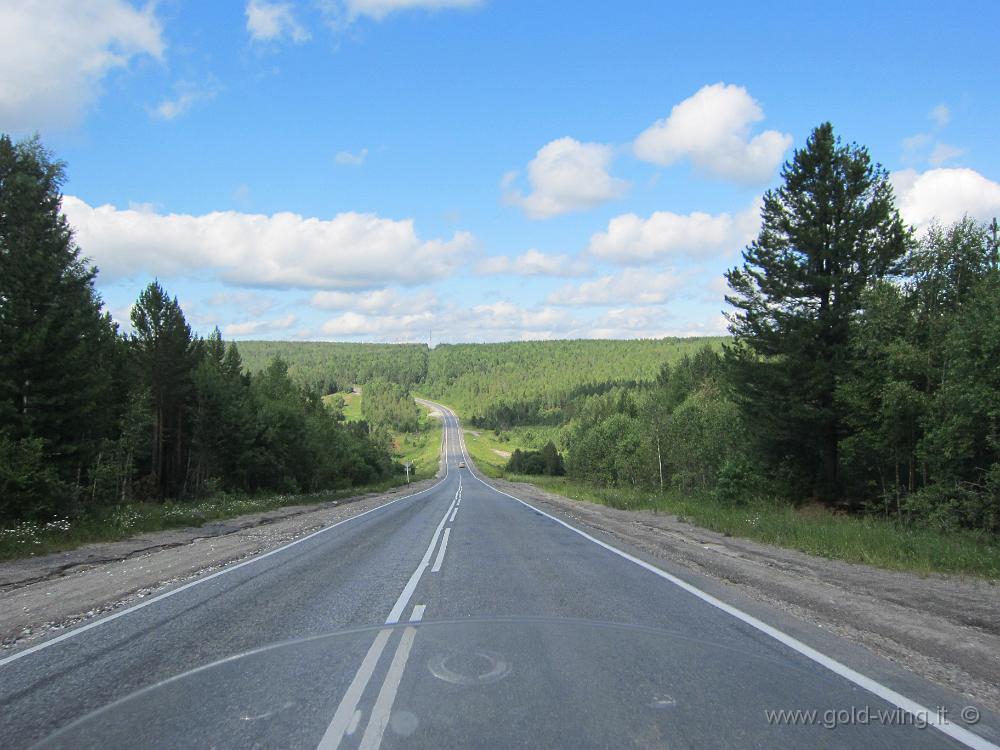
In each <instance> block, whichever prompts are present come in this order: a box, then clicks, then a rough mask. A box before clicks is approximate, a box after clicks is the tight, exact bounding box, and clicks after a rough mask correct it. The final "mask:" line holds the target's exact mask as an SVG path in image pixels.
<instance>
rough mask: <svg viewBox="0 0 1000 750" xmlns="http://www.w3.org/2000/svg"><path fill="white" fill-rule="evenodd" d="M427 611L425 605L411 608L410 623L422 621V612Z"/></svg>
mask: <svg viewBox="0 0 1000 750" xmlns="http://www.w3.org/2000/svg"><path fill="white" fill-rule="evenodd" d="M425 609H427V605H426V604H418V605H417V606H415V607H414V608H413V614H412V615H410V622H420V621H421V620H423V619H424V610H425Z"/></svg>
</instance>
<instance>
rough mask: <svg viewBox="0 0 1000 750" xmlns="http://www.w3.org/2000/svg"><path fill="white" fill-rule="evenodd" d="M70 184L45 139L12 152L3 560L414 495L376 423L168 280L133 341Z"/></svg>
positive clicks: (6, 249) (144, 305)
mask: <svg viewBox="0 0 1000 750" xmlns="http://www.w3.org/2000/svg"><path fill="white" fill-rule="evenodd" d="M64 179H65V174H64V167H63V165H62V164H61V163H60V162H58V161H56V160H54V159H53V158H52V157H51V155H50V154H49V153H48V152H47V151H46V150H45V149H44V148H43V147H42V146H41V144H40V143H39V142H38V140H37V139H32V140H27V141H24V142H21V143H17V144H15V143H14V142H12V141H11V139H10V138H8V137H7V136H0V555H10V554H16V553H17V550H22V551H23V550H25V549H29V550H35V549H42V548H52V547H53V545H55V546H60V545H63V544H69V545H72V544H75V543H78V542H79V540H81V539H86V538H114V537H115V536H116V535H120V534H122V533H126V532H128V531H133V530H135V531H139V530H152V529H155V528H164V527H169V526H171V525H176V524H184V523H189V522H197V521H199V520H200V519H202V518H203V517H204V518H211V517H222V516H225V515H232V514H233V513H239V512H245V511H246V510H248V509H260V508H267V507H273V506H274V504H275V503H277V504H284V503H286V502H300V500H298V499H296V498H297V497H298V496H303V495H305V496H306V497H311V496H314V495H315V493H331V492H332V493H338V494H339V493H348V494H357V493H358V490H359V488H367V487H373V486H375V487H377V486H386V485H389V484H393V483H398V482H399V481H401V480H403V481H405V480H404V479H403V475H402V467H401V466H399V465H398V464H397V463H396V462H394V461H393V457H392V454H391V451H390V450H389V446H388V445H386V444H385V443H380V442H379V441H377V440H375V439H373V434H372V432H371V431H370V430H369V429H368V428H367V427H366V426H365V425H364V424H354V423H348V422H345V421H344V420H343V418H342V417H341V416H340V414H339V413H337V412H336V411H331V410H330V409H328V408H327V407H326V406H325V405H324V403H323V401H322V398H321V391H320V390H318V389H317V388H310V387H307V386H305V385H303V384H301V383H298V382H296V381H294V380H293V379H292V377H291V376H290V375H289V368H288V365H287V363H286V362H285V361H284V360H282V359H281V358H280V357H278V356H275V357H273V358H272V359H270V360H269V361H268V362H267V364H266V365H265V366H264V367H263V368H262V369H259V370H257V371H254V372H252V373H251V372H248V371H247V368H245V367H244V365H243V361H242V356H241V353H240V351H239V348H238V347H237V345H236V344H235V343H229V344H226V342H224V341H223V340H222V337H221V335H220V333H219V331H218V329H216V330H215V331H214V332H213V333H212V334H211V335H209V336H208V337H207V338H204V339H203V338H201V337H199V336H197V335H195V334H194V333H193V332H192V330H191V326H190V325H189V324H188V321H187V319H186V317H185V314H184V311H183V310H182V309H181V306H180V304H179V303H178V302H177V299H176V298H175V297H171V296H170V295H169V294H168V293H167V291H166V290H165V289H164V288H163V287H162V286H161V285H160V284H159V283H158V282H156V281H153V282H152V283H150V284H149V285H148V286H147V287H146V288H145V289H143V290H142V292H141V293H140V294H139V297H138V299H137V301H136V303H135V305H134V306H133V308H132V310H131V328H132V330H131V331H130V332H129V333H127V334H126V333H122V332H121V331H119V329H118V325H117V324H116V323H115V322H114V321H113V320H112V318H111V316H110V315H109V314H108V313H107V312H106V311H105V310H104V306H103V303H102V301H101V299H100V297H99V296H98V294H97V292H96V291H95V289H94V279H95V276H96V274H97V269H96V268H93V267H91V266H88V265H87V263H86V261H85V260H84V256H83V255H82V252H81V249H80V248H79V247H77V245H76V244H75V242H74V238H73V233H72V230H71V228H70V226H69V225H68V223H67V221H66V219H65V217H64V216H63V214H62V206H61V201H62V195H61V193H60V189H61V186H62V183H63V180H64ZM289 498H291V499H289ZM60 540H61V541H60ZM36 542H37V543H36ZM57 542H58V543H57Z"/></svg>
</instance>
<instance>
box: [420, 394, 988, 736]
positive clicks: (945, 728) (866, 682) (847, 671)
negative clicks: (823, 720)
mask: <svg viewBox="0 0 1000 750" xmlns="http://www.w3.org/2000/svg"><path fill="white" fill-rule="evenodd" d="M438 406H439V407H440V406H441V405H440V404H438ZM441 408H442V409H444V407H441ZM445 411H446V412H447V413H451V410H450V409H448V410H445ZM452 416H454V414H453V413H452ZM455 419H456V420H457V417H455ZM456 426H457V427H458V429H456V433H457V434H458V437H459V447H460V448H461V450H462V456H463V457H464V458H465V460H466V462H467V463H468V464H471V462H472V460H471V459H470V458H469V454H468V453H467V452H466V450H465V441H464V440H463V439H462V431H461V427H460V426H458V425H456ZM469 473H470V474H472V476H473V477H475V478H476V480H477V481H479V482H480V483H481V484H483V485H485V486H486V487H488V488H489V489H491V490H493V491H494V492H497V493H499V494H501V495H504V496H505V497H509V498H510V499H511V500H516V501H517V502H519V503H521V505H523V506H525V507H527V508H530V509H531V510H533V511H535V512H536V513H540V514H541V515H543V516H545V517H546V518H548V519H550V520H552V521H555V522H556V523H557V524H559V525H560V526H565V527H566V528H567V529H569V530H570V531H572V532H573V533H575V534H579V535H580V536H582V537H583V538H584V539H587V540H589V541H591V542H593V543H594V544H597V545H599V546H601V547H603V548H604V549H606V550H608V551H609V552H613V553H614V554H616V555H618V556H619V557H623V558H624V559H626V560H628V561H629V562H633V563H635V564H636V565H638V566H639V567H641V568H644V569H646V570H648V571H649V572H650V573H653V574H655V575H658V576H659V577H660V578H663V579H665V580H667V581H670V582H671V583H673V584H674V585H676V586H679V587H680V588H682V589H683V590H684V591H687V592H688V593H689V594H693V595H694V596H696V597H698V598H699V599H701V600H702V601H703V602H705V603H706V604H710V605H712V606H713V607H716V608H717V609H720V610H722V611H723V612H725V613H727V614H729V615H732V616H733V617H735V618H736V619H737V620H741V621H742V622H744V623H746V624H747V625H749V626H750V627H752V628H755V629H756V630H759V631H760V632H762V633H764V634H765V635H769V636H770V637H771V638H773V639H774V640H776V641H778V642H779V643H782V644H784V645H785V646H788V647H789V648H790V649H792V650H793V651H797V652H798V653H800V654H802V656H805V657H806V658H807V659H811V660H812V661H814V662H816V663H817V664H819V665H821V666H823V667H826V668H827V669H829V670H830V671H831V672H833V673H834V674H837V675H840V676H841V677H843V678H845V679H847V680H849V681H850V682H853V683H854V684H855V685H857V686H858V687H860V688H863V689H865V690H867V691H868V692H869V693H872V694H873V695H876V696H878V697H879V698H881V699H882V700H884V701H886V702H887V703H890V704H892V705H894V706H896V707H898V708H901V709H903V710H904V711H906V712H907V713H910V714H913V715H914V716H921V717H929V718H928V722H927V723H928V726H932V727H934V728H935V729H937V730H938V731H940V732H942V733H943V734H946V735H948V736H949V737H951V738H952V739H954V740H957V741H958V742H960V743H961V744H963V745H965V746H966V747H970V748H973V750H1000V746H998V745H995V744H994V743H992V742H990V741H989V740H987V739H985V738H983V737H980V736H979V735H978V734H975V733H974V732H970V731H969V730H968V729H966V728H965V727H962V726H959V725H957V724H954V723H952V722H951V721H949V720H948V719H947V718H945V717H942V716H941V715H940V714H938V713H936V712H934V711H932V710H931V709H929V708H927V707H926V706H923V705H921V704H919V703H917V702H916V701H914V700H912V699H910V698H907V697H906V696H905V695H902V694H901V693H897V692H896V691H895V690H893V689H892V688H890V687H886V686H885V685H883V684H882V683H880V682H877V681H876V680H873V679H872V678H871V677H867V676H866V675H863V674H861V673H860V672H858V671H856V670H854V669H851V668H850V667H849V666H847V665H846V664H842V663H841V662H839V661H837V660H836V659H833V658H831V657H829V656H827V655H826V654H824V653H822V652H820V651H817V650H816V649H814V648H812V647H811V646H808V645H806V644H805V643H803V642H802V641H800V640H799V639H798V638H794V637H793V636H790V635H788V634H787V633H784V632H782V631H781V630H778V629H777V628H775V627H773V626H771V625H768V624H767V623H766V622H764V621H763V620H758V619H757V618H756V617H754V616H753V615H748V614H747V613H746V612H744V611H743V610H740V609H737V608H736V607H734V606H732V605H731V604H726V603H725V602H724V601H722V600H721V599H716V598H715V597H714V596H712V595H711V594H708V593H706V592H704V591H702V590H701V589H699V588H698V587H697V586H695V585H694V584H691V583H688V582H687V581H685V580H683V579H681V578H678V577H677V576H675V575H671V574H670V573H668V572H667V571H665V570H661V569H660V568H657V567H656V566H655V565H651V564H650V563H648V562H646V561H645V560H641V559H639V558H638V557H635V556H634V555H630V554H629V553H628V552H623V551H622V550H620V549H618V548H617V547H613V546H611V545H610V544H608V543H607V542H602V541H601V540H600V539H597V538H595V537H593V536H591V535H590V534H588V533H587V532H585V531H581V530H580V529H578V528H576V527H575V526H573V525H571V524H569V523H567V522H566V521H563V520H562V519H561V518H556V517H555V516H553V515H551V514H549V513H546V512H545V511H544V510H540V509H539V508H536V507H535V506H534V505H532V504H531V503H527V502H525V501H524V500H522V499H521V498H519V497H514V496H513V495H511V494H509V493H507V492H504V491H503V490H498V489H497V488H496V487H494V486H493V485H491V484H490V483H489V482H487V481H485V480H484V479H482V478H481V477H480V476H479V475H478V474H476V473H475V472H474V471H473V470H472V469H471V468H470V469H469Z"/></svg>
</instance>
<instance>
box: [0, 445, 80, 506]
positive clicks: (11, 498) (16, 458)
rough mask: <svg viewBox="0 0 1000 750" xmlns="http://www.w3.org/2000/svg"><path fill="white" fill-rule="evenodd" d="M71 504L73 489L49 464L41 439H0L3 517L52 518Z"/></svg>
mask: <svg viewBox="0 0 1000 750" xmlns="http://www.w3.org/2000/svg"><path fill="white" fill-rule="evenodd" d="M70 501H71V495H70V489H69V487H67V486H66V484H64V483H63V482H61V481H60V480H59V477H58V476H57V474H56V471H55V468H54V467H53V466H52V464H51V463H48V462H47V459H46V456H45V448H44V444H43V442H42V440H41V439H38V438H34V439H22V440H12V439H10V438H8V437H6V436H0V518H29V517H30V518H42V517H49V516H52V515H53V514H55V513H57V512H61V511H64V510H65V509H66V508H67V506H68V505H69V503H70Z"/></svg>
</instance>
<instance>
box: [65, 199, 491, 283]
mask: <svg viewBox="0 0 1000 750" xmlns="http://www.w3.org/2000/svg"><path fill="white" fill-rule="evenodd" d="M63 210H64V211H65V213H66V216H67V218H68V219H69V222H70V224H71V225H72V226H73V227H74V230H75V232H76V238H77V241H78V242H79V244H80V247H81V248H82V249H83V253H84V255H86V256H88V257H90V258H92V259H93V260H94V261H95V262H96V263H97V264H98V266H99V267H100V268H101V274H102V278H121V277H130V276H135V275H138V274H144V275H153V274H157V275H160V276H175V275H184V274H195V275H198V276H199V277H204V276H205V275H206V274H208V275H210V276H213V277H214V278H216V279H218V280H221V281H225V282H229V283H233V284H242V285H246V286H261V287H276V288H304V289H366V288H371V287H374V286H382V285H385V284H387V283H397V284H406V285H414V284H421V283H424V282H426V281H428V280H433V279H439V278H443V277H445V276H448V275H449V274H451V273H452V272H453V271H454V270H455V269H456V268H458V266H459V265H461V264H462V263H463V262H464V261H465V258H466V257H467V255H468V253H469V251H470V249H471V248H472V246H473V244H474V243H473V238H472V235H470V234H469V233H467V232H456V233H455V234H454V236H453V237H452V238H451V239H449V240H421V239H420V238H419V237H418V236H417V233H416V230H415V228H414V225H413V221H412V220H411V219H402V220H398V221H396V220H392V219H383V218H380V217H379V216H376V215H374V214H361V213H353V212H351V213H342V214H337V215H336V216H334V217H333V218H332V219H328V220H324V219H316V218H306V217H303V216H300V215H298V214H293V213H277V214H273V215H270V216H267V215H262V214H245V213H239V212H236V211H216V212H213V213H209V214H204V215H201V216H192V215H190V214H159V213H153V212H150V211H134V210H119V209H117V208H115V207H114V206H109V205H105V206H98V207H92V206H90V205H88V204H87V203H86V202H84V201H82V200H80V199H79V198H76V197H73V196H66V197H65V198H64V199H63Z"/></svg>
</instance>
